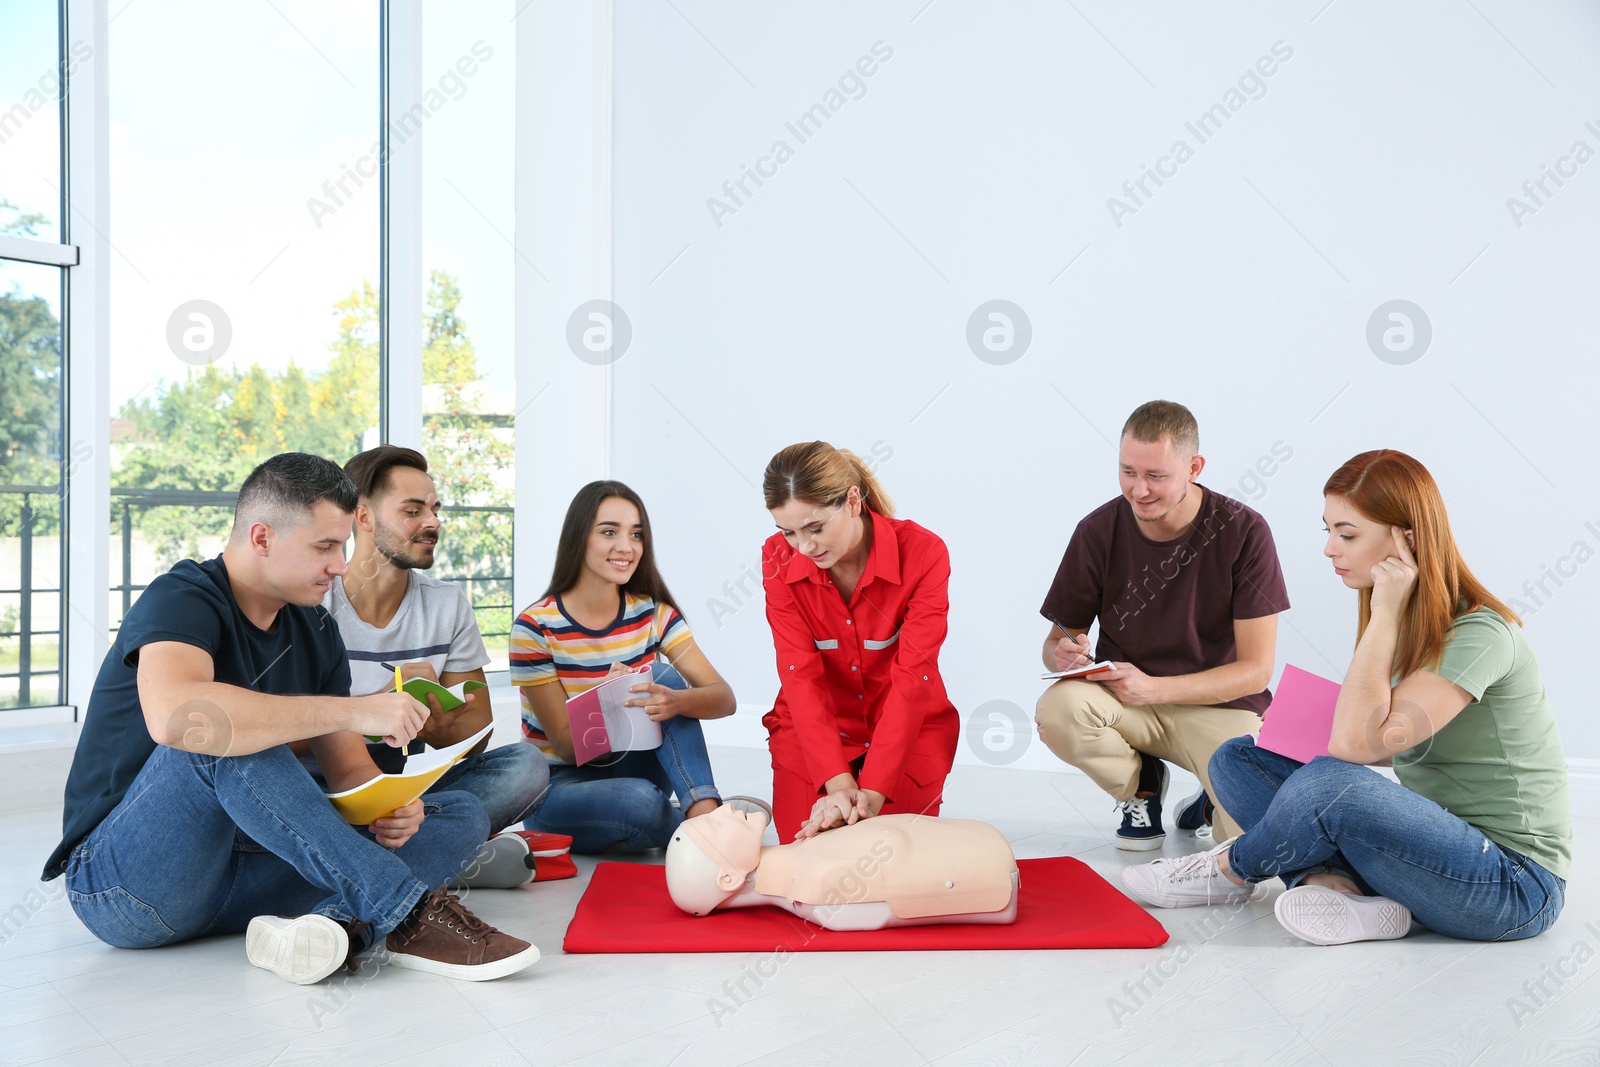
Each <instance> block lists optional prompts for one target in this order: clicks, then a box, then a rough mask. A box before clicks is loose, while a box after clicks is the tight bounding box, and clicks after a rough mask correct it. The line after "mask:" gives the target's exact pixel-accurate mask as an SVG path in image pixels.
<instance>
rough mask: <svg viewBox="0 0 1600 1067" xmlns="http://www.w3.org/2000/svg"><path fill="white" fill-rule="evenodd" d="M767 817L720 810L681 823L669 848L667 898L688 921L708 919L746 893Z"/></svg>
mask: <svg viewBox="0 0 1600 1067" xmlns="http://www.w3.org/2000/svg"><path fill="white" fill-rule="evenodd" d="M766 829H767V816H766V813H765V812H760V811H758V812H753V813H752V812H744V811H739V810H737V809H735V808H734V807H733V806H731V805H729V804H723V805H721V806H720V807H717V808H714V809H712V810H711V811H708V812H706V813H705V814H704V815H697V816H695V817H694V818H692V819H685V820H684V821H683V822H682V823H681V824H680V825H679V826H678V829H677V830H675V831H674V832H673V834H672V842H671V843H670V844H669V845H667V892H668V893H670V894H671V895H672V902H673V903H674V904H676V905H677V906H678V907H680V908H682V909H683V910H684V911H686V912H688V913H689V914H690V915H709V914H711V912H713V911H714V910H716V909H717V908H718V907H719V906H721V905H722V904H723V903H725V902H726V901H727V899H728V898H729V897H731V896H733V894H735V893H737V892H738V891H739V890H740V889H742V888H744V884H745V881H746V879H748V878H749V876H750V872H751V871H753V870H755V869H756V865H757V864H758V863H760V861H761V835H762V834H763V833H764V832H765V831H766Z"/></svg>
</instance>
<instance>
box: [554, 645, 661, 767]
mask: <svg viewBox="0 0 1600 1067" xmlns="http://www.w3.org/2000/svg"><path fill="white" fill-rule="evenodd" d="M650 674H651V671H650V664H648V663H646V664H645V665H644V666H642V667H640V668H639V669H638V670H637V671H630V672H629V673H627V674H619V675H617V676H616V677H615V678H611V679H609V680H607V681H604V682H601V683H600V684H599V685H597V686H595V687H594V688H593V689H590V690H589V691H587V692H584V693H579V694H578V695H577V696H575V697H573V698H572V699H571V700H569V701H567V725H568V726H570V727H571V729H572V759H573V762H574V763H575V764H576V765H577V766H579V767H582V766H583V765H584V764H585V763H588V762H589V761H590V760H592V759H594V758H596V757H598V756H605V755H608V754H610V753H612V752H633V751H637V750H639V749H645V748H660V747H661V724H660V723H657V722H656V721H655V720H653V719H651V718H650V716H648V715H646V714H645V712H644V709H643V708H629V707H624V706H623V701H625V700H637V699H638V698H639V697H641V696H643V695H644V694H643V693H634V692H630V691H629V690H630V688H631V687H632V686H636V685H638V684H640V683H641V682H648V681H650Z"/></svg>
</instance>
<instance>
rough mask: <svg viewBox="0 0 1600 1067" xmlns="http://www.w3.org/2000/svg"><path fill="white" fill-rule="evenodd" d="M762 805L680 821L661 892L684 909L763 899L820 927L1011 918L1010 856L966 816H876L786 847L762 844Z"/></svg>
mask: <svg viewBox="0 0 1600 1067" xmlns="http://www.w3.org/2000/svg"><path fill="white" fill-rule="evenodd" d="M766 828H767V816H766V814H765V813H763V812H759V811H758V812H745V811H738V810H735V808H734V807H733V806H731V805H728V804H724V805H722V806H721V807H719V808H716V809H714V810H712V811H710V812H707V813H706V814H704V815H699V816H696V817H695V818H693V819H687V820H685V821H684V822H683V823H682V824H680V825H679V827H678V829H677V830H676V831H675V832H674V833H673V835H672V841H671V843H670V844H668V845H667V891H668V892H669V893H670V894H671V895H672V901H673V903H674V904H676V905H677V906H678V907H680V908H682V909H683V910H684V911H686V912H688V913H689V914H691V915H709V914H710V913H711V912H713V911H715V910H717V909H718V908H748V907H754V906H756V905H760V904H770V905H772V906H774V907H778V908H783V909H784V910H785V911H788V912H791V913H793V914H795V915H798V916H800V917H801V918H802V919H805V920H806V921H808V922H812V923H816V924H817V925H818V926H821V927H823V928H825V929H828V930H882V929H885V928H887V927H892V926H924V925H928V924H931V923H992V924H1002V923H1012V922H1015V921H1016V919H1017V887H1018V885H1019V884H1020V883H1019V878H1018V873H1017V861H1016V858H1015V857H1014V856H1013V855H1012V854H1011V846H1010V845H1009V844H1008V843H1007V842H1006V839H1005V838H1004V837H1003V836H1002V835H1001V833H1000V831H998V830H996V829H995V828H994V827H992V826H990V825H989V824H987V823H981V822H973V821H971V820H967V819H935V818H928V817H925V816H921V815H879V816H877V817H876V818H871V819H862V820H861V821H860V822H857V823H855V824H853V825H850V826H841V827H838V828H836V829H833V830H829V831H827V832H826V833H822V834H818V835H817V836H816V837H813V838H809V839H807V840H803V841H796V842H794V843H793V844H788V845H767V846H763V845H762V844H761V834H762V832H763V831H764V830H765V829H766Z"/></svg>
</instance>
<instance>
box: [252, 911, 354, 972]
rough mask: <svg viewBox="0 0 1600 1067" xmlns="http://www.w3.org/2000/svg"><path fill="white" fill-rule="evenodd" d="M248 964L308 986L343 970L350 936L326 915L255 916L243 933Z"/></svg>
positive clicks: (348, 954)
mask: <svg viewBox="0 0 1600 1067" xmlns="http://www.w3.org/2000/svg"><path fill="white" fill-rule="evenodd" d="M244 954H245V957H246V958H247V959H249V960H250V962H251V963H253V964H255V965H256V966H257V967H260V968H263V969H264V970H268V971H271V972H272V973H273V974H275V975H277V976H278V977H279V978H282V979H283V980H284V981H286V982H293V983H294V984H295V985H311V984H312V983H314V982H320V981H322V980H323V979H324V978H326V977H328V975H330V974H332V973H333V972H334V971H337V970H338V969H339V968H340V967H342V966H344V962H345V960H347V959H348V958H349V956H350V936H349V934H347V933H346V932H345V928H344V927H343V926H340V925H339V924H338V923H337V922H334V921H333V920H332V919H330V918H328V917H327V916H326V915H293V916H289V915H257V916H256V917H255V918H254V919H251V920H250V925H249V926H248V927H246V928H245V932H244Z"/></svg>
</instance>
